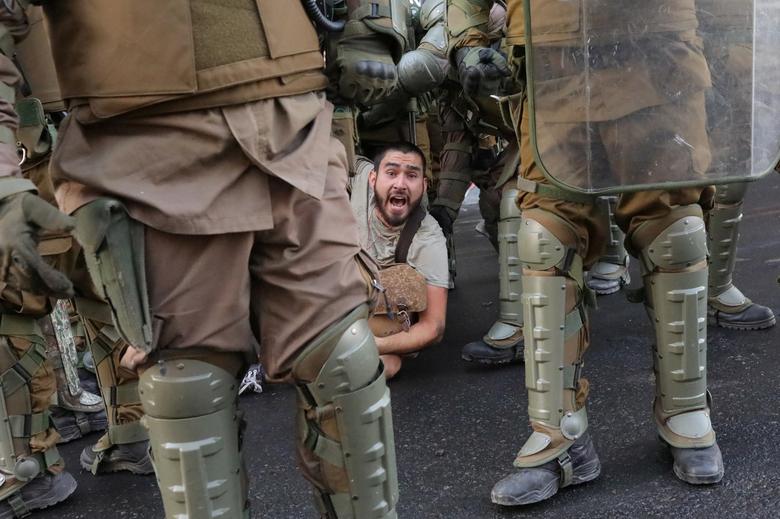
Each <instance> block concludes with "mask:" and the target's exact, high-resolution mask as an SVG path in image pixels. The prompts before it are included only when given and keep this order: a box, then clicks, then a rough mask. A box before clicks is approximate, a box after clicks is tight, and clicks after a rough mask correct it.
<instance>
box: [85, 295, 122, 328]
mask: <svg viewBox="0 0 780 519" xmlns="http://www.w3.org/2000/svg"><path fill="white" fill-rule="evenodd" d="M75 302H76V310H77V311H78V313H79V315H81V316H82V317H85V318H87V319H92V320H93V321H98V322H101V323H103V324H113V323H114V321H113V319H112V318H111V307H110V306H108V304H106V303H103V302H101V301H94V300H92V299H85V298H83V297H77V298H76V301H75Z"/></svg>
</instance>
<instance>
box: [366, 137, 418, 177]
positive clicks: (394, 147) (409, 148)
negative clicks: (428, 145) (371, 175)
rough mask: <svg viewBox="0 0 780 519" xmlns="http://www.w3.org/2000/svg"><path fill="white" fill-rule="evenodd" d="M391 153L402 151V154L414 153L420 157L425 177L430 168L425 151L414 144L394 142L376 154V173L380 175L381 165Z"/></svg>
mask: <svg viewBox="0 0 780 519" xmlns="http://www.w3.org/2000/svg"><path fill="white" fill-rule="evenodd" d="M391 151H400V152H401V153H414V154H415V155H417V156H418V157H420V160H421V161H422V172H423V175H425V171H426V169H425V168H427V167H428V164H427V163H426V161H425V154H424V153H423V151H422V150H421V149H420V148H418V147H417V146H415V145H414V144H412V143H411V142H406V141H398V142H394V143H392V144H388V145H387V146H384V147H382V148H380V149H379V151H377V152H376V154H375V155H374V171H376V172H377V173H379V165H380V164H382V160H384V158H385V155H387V154H388V153H389V152H391Z"/></svg>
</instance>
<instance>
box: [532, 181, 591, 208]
mask: <svg viewBox="0 0 780 519" xmlns="http://www.w3.org/2000/svg"><path fill="white" fill-rule="evenodd" d="M517 189H519V190H520V191H525V192H527V193H536V194H537V195H539V196H541V197H544V198H552V199H555V200H566V201H567V202H573V203H575V204H593V202H594V200H595V199H596V197H595V196H594V195H588V194H585V193H576V192H574V191H566V190H564V189H561V188H559V187H556V186H553V185H551V184H541V183H539V182H534V181H533V180H528V179H527V178H522V177H520V178H518V179H517Z"/></svg>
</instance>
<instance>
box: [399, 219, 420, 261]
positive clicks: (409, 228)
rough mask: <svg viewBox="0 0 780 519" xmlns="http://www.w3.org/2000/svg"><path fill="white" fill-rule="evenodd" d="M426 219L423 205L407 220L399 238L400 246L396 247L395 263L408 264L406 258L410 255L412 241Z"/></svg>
mask: <svg viewBox="0 0 780 519" xmlns="http://www.w3.org/2000/svg"><path fill="white" fill-rule="evenodd" d="M424 219H425V209H424V208H423V207H422V205H418V206H417V207H416V208H415V210H414V211H412V214H410V215H409V218H408V219H407V220H406V224H405V225H404V228H403V229H401V235H400V236H399V237H398V245H396V247H395V262H396V263H406V258H407V256H408V255H409V247H411V246H412V240H414V235H415V234H417V230H418V229H419V228H420V225H422V221H423V220H424Z"/></svg>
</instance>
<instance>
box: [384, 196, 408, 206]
mask: <svg viewBox="0 0 780 519" xmlns="http://www.w3.org/2000/svg"><path fill="white" fill-rule="evenodd" d="M388 202H389V203H390V206H391V207H393V208H395V209H403V208H404V207H405V206H406V204H407V202H408V200H407V198H406V197H405V196H402V195H392V196H391V197H390V198H389V199H388Z"/></svg>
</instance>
